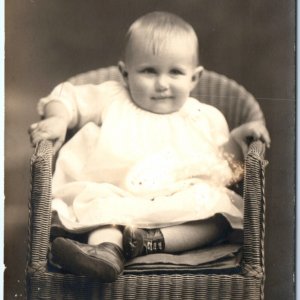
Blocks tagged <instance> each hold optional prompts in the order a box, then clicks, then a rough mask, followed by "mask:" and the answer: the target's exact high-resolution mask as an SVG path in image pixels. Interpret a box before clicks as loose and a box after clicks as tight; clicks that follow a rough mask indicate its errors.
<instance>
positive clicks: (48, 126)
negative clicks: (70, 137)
mask: <svg viewBox="0 0 300 300" xmlns="http://www.w3.org/2000/svg"><path fill="white" fill-rule="evenodd" d="M67 129H68V123H67V122H66V120H65V119H64V118H61V117H50V118H47V119H45V120H42V121H40V122H38V123H34V124H32V125H31V126H30V127H29V129H28V133H29V135H30V141H31V144H32V146H35V145H36V144H37V143H38V142H39V141H41V140H50V141H53V152H54V153H56V152H57V151H58V149H59V148H60V147H61V145H62V144H63V142H64V141H65V138H66V133H67Z"/></svg>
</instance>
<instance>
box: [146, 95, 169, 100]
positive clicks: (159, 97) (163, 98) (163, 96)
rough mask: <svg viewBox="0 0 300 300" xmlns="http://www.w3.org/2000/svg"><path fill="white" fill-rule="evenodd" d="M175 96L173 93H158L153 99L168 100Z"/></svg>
mask: <svg viewBox="0 0 300 300" xmlns="http://www.w3.org/2000/svg"><path fill="white" fill-rule="evenodd" d="M172 98H173V96H171V95H158V96H153V97H151V99H152V100H166V99H172Z"/></svg>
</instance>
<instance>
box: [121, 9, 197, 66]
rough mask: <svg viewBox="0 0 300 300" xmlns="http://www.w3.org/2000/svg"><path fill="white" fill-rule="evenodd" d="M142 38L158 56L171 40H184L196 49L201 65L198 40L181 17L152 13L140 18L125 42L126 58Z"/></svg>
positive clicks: (191, 28)
mask: <svg viewBox="0 0 300 300" xmlns="http://www.w3.org/2000/svg"><path fill="white" fill-rule="evenodd" d="M136 36H139V37H142V38H143V43H144V45H145V47H146V48H148V49H149V50H150V51H152V53H153V54H154V55H156V54H158V53H159V52H160V51H162V50H163V49H164V48H165V47H168V41H170V40H171V39H175V38H176V39H182V40H183V42H188V43H191V45H192V46H193V47H195V62H196V64H198V63H199V53H198V51H199V45H198V38H197V35H196V33H195V30H194V29H193V27H192V26H191V25H190V24H189V23H187V22H186V21H184V20H183V19H181V18H180V17H178V16H176V15H174V14H172V13H168V12H160V11H156V12H151V13H148V14H146V15H143V16H142V17H140V18H138V19H137V20H136V21H135V22H134V23H133V24H132V25H131V26H130V27H129V30H128V32H127V35H126V40H125V53H124V58H125V60H126V58H127V57H128V56H129V54H130V53H131V51H134V49H131V44H132V41H133V39H134V38H135V37H136Z"/></svg>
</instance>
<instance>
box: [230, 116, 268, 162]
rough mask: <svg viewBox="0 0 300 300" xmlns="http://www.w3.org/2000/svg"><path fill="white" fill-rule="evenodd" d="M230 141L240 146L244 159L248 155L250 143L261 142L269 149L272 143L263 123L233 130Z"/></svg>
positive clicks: (255, 123)
mask: <svg viewBox="0 0 300 300" xmlns="http://www.w3.org/2000/svg"><path fill="white" fill-rule="evenodd" d="M230 139H232V140H233V141H234V142H235V143H236V144H238V145H239V147H240V149H241V150H242V153H243V156H244V157H245V156H246V155H247V152H248V148H249V142H250V141H256V140H261V141H262V142H264V143H265V144H266V146H267V147H270V143H271V139H270V136H269V132H268V130H267V128H266V126H265V124H264V123H263V122H261V121H253V122H248V123H245V124H243V125H241V126H239V127H237V128H235V129H233V130H232V131H231V133H230Z"/></svg>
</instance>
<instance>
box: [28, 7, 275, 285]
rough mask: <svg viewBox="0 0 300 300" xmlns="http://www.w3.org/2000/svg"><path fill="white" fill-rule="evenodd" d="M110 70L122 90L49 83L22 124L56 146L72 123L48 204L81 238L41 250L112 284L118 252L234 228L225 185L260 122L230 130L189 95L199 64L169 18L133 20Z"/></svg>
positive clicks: (234, 202) (193, 241)
mask: <svg viewBox="0 0 300 300" xmlns="http://www.w3.org/2000/svg"><path fill="white" fill-rule="evenodd" d="M119 69H120V72H121V73H122V76H123V79H124V82H125V85H123V84H121V83H118V82H114V81H110V82H105V83H103V84H101V85H81V86H73V85H71V84H70V83H63V84H60V85H58V86H57V87H56V88H55V89H54V90H53V91H52V93H51V94H50V95H49V96H48V97H45V98H43V99H41V101H40V102H39V106H38V109H39V112H40V114H41V115H42V116H43V120H42V121H40V122H38V123H35V124H32V125H31V127H30V129H29V132H30V136H31V141H32V144H33V145H36V144H37V143H38V142H39V141H40V140H43V139H48V140H51V141H53V144H54V151H55V152H56V151H57V150H58V149H59V148H60V147H61V145H62V144H63V142H64V141H65V137H66V132H67V130H68V129H71V128H75V127H76V128H79V129H80V130H79V131H78V132H77V134H76V135H75V136H74V137H73V138H72V139H71V140H70V141H69V142H67V143H66V144H65V145H64V147H63V148H62V149H61V151H60V154H59V157H58V161H57V165H56V171H55V174H54V178H53V197H54V199H53V203H52V209H53V210H56V211H57V212H58V215H59V217H60V220H61V222H62V223H63V225H64V227H65V228H67V229H69V230H71V231H75V232H76V231H83V230H88V231H89V234H88V242H87V244H84V243H79V242H78V241H74V240H71V239H67V238H62V237H58V238H56V239H55V240H54V241H53V243H52V249H51V252H52V256H53V261H55V262H56V263H57V264H59V265H60V266H61V267H62V268H63V269H65V270H66V271H69V272H72V273H75V274H83V275H88V276H91V277H97V278H99V280H101V281H103V282H112V281H114V280H116V279H117V277H118V275H119V274H121V273H122V271H123V266H124V259H125V258H128V259H130V258H134V257H136V256H139V255H146V254H149V253H155V252H168V253H176V252H181V251H185V250H190V249H195V248H199V247H203V246H205V245H208V244H211V243H214V242H216V241H218V240H219V239H221V238H222V237H224V235H225V234H226V233H227V232H228V231H229V230H230V228H231V227H233V228H242V217H243V203H242V199H241V197H239V196H238V195H237V194H235V193H234V192H232V191H230V190H229V189H227V188H226V186H228V185H230V184H232V183H233V182H234V181H236V174H235V173H234V172H233V171H232V170H233V169H235V168H234V166H235V165H236V163H238V162H242V160H243V152H244V153H245V152H246V151H247V144H246V138H247V137H249V136H252V137H253V138H254V139H262V140H263V141H264V142H266V144H269V142H270V138H269V135H268V132H267V130H266V128H265V127H264V125H263V124H261V123H259V122H252V123H248V124H245V125H242V126H241V127H238V128H235V129H234V130H233V131H232V132H230V133H229V131H228V126H227V124H226V121H225V119H224V117H223V115H222V114H221V112H219V111H218V110H217V109H216V108H214V107H212V106H209V105H206V104H203V103H200V102H199V101H198V100H196V99H194V98H191V97H190V96H189V95H190V92H191V91H192V89H193V88H194V86H195V85H196V84H197V81H198V79H199V77H200V76H201V72H202V70H203V67H202V66H200V65H199V58H198V40H197V36H196V34H195V32H194V30H193V28H192V27H191V26H190V25H189V24H188V23H186V22H185V21H184V20H182V19H181V18H179V17H178V16H175V15H173V14H170V13H166V12H153V13H149V14H146V15H144V16H142V17H141V18H139V19H138V20H137V21H135V22H134V23H133V24H132V25H131V27H130V29H129V31H128V34H127V42H126V47H125V52H124V60H123V61H120V62H119ZM228 158H230V159H228ZM237 177H239V176H237Z"/></svg>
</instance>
